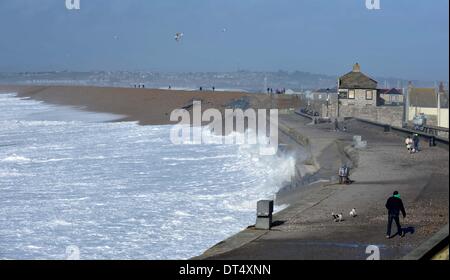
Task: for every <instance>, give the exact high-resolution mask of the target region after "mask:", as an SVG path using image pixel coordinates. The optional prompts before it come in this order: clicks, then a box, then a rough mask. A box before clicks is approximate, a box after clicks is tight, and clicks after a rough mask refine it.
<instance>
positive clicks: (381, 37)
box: [0, 0, 449, 81]
mask: <svg viewBox="0 0 450 280" xmlns="http://www.w3.org/2000/svg"><path fill="white" fill-rule="evenodd" d="M65 2H66V0H39V1H35V0H0V72H24V71H55V70H69V71H92V70H108V71H117V70H126V71H162V72H221V71H236V70H252V71H278V70H285V71H296V70H299V71H307V72H313V73H320V74H328V75H340V74H344V73H346V72H348V71H350V70H351V67H352V65H353V64H354V63H355V62H359V63H360V64H361V67H362V71H363V72H365V73H368V74H370V75H371V76H378V77H395V78H404V79H418V80H444V81H448V76H449V12H448V10H449V1H448V0H380V4H381V6H380V9H379V10H374V9H373V10H369V9H367V8H366V0H126V1H124V0H80V4H81V6H80V9H79V10H68V9H67V8H66V3H65ZM177 32H182V33H183V34H184V36H183V37H182V40H181V41H180V42H176V41H175V40H174V35H175V33H177Z"/></svg>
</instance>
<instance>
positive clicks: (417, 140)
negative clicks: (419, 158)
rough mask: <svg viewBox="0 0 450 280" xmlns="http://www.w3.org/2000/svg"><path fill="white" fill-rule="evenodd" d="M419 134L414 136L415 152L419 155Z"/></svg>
mask: <svg viewBox="0 0 450 280" xmlns="http://www.w3.org/2000/svg"><path fill="white" fill-rule="evenodd" d="M419 141H420V139H419V134H417V133H416V134H414V136H413V142H414V152H415V153H417V152H419Z"/></svg>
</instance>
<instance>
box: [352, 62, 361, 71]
mask: <svg viewBox="0 0 450 280" xmlns="http://www.w3.org/2000/svg"><path fill="white" fill-rule="evenodd" d="M353 72H361V66H359V63H358V62H356V64H355V65H353Z"/></svg>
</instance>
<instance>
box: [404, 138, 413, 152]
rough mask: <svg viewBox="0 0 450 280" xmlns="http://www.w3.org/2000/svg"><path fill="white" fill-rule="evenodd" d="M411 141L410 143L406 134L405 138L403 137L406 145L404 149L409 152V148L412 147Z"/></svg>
mask: <svg viewBox="0 0 450 280" xmlns="http://www.w3.org/2000/svg"><path fill="white" fill-rule="evenodd" d="M411 143H412V141H411V137H409V136H406V139H405V145H406V149H407V150H408V152H410V153H411V148H412V146H411Z"/></svg>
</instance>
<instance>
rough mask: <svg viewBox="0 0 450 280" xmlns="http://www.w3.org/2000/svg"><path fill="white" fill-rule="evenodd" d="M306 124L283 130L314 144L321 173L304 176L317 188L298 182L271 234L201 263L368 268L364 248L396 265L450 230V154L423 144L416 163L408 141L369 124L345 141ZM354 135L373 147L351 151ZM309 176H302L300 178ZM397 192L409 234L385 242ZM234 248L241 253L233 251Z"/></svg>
mask: <svg viewBox="0 0 450 280" xmlns="http://www.w3.org/2000/svg"><path fill="white" fill-rule="evenodd" d="M308 122H309V121H306V120H305V119H304V118H302V117H299V116H297V115H286V116H280V123H281V126H282V127H283V129H284V130H285V129H289V130H291V133H290V134H291V135H298V134H300V135H302V136H306V138H307V139H309V147H308V149H309V151H310V152H311V153H312V154H313V155H314V157H313V158H311V159H309V160H308V161H309V164H310V166H311V168H310V169H309V170H310V171H317V168H318V167H320V171H319V172H317V173H316V174H314V175H312V176H311V175H307V174H301V175H303V176H306V178H308V180H307V181H308V182H310V181H318V182H317V183H316V184H312V185H311V186H302V183H301V181H300V180H297V182H296V183H295V184H294V185H295V186H296V188H295V189H294V190H287V191H285V192H281V193H280V195H279V200H280V201H278V203H280V202H289V203H290V207H288V208H287V209H286V210H284V211H282V212H280V213H277V214H276V215H275V216H274V218H275V219H274V220H275V225H276V226H275V227H274V228H273V229H272V230H270V231H262V230H255V229H252V228H249V229H247V230H245V231H243V232H242V233H240V234H238V235H236V236H235V237H233V238H231V239H229V240H227V241H225V242H223V243H222V244H220V245H219V246H216V247H215V248H212V249H211V250H210V251H208V252H206V254H205V255H203V256H201V258H211V259H361V260H362V259H366V258H367V256H368V254H366V252H365V250H366V247H367V246H368V245H377V246H378V247H379V248H380V253H381V258H382V259H397V258H401V257H403V256H404V255H406V254H407V253H409V252H410V251H411V250H412V249H414V248H415V247H417V246H418V245H419V244H420V243H422V242H423V241H425V240H426V239H427V238H428V237H430V236H431V235H432V234H433V233H435V232H437V231H438V230H439V229H440V228H441V227H443V226H444V225H445V224H447V223H448V216H449V211H448V205H449V204H448V203H449V187H448V183H449V182H448V181H449V177H448V176H449V174H448V172H449V170H448V168H449V154H448V151H447V150H444V149H442V148H437V147H434V148H429V147H427V146H426V143H422V147H423V150H422V151H421V152H420V153H418V154H413V155H410V154H409V153H408V152H407V151H406V150H405V147H404V145H403V138H401V137H399V136H397V135H395V134H391V133H384V132H382V131H381V130H379V129H374V128H373V127H372V126H370V125H368V124H363V123H360V122H358V121H349V122H348V123H347V124H346V125H347V128H348V131H347V132H345V133H344V132H335V131H333V125H331V124H321V125H314V126H311V125H307V123H308ZM353 135H361V136H362V137H363V140H367V141H368V147H367V148H366V149H364V150H359V151H358V152H357V153H351V149H350V150H346V149H345V147H346V146H348V145H349V144H350V143H351V139H352V137H353ZM294 138H297V136H295V137H294ZM300 138H301V140H302V141H305V138H304V137H300ZM291 140H292V137H291ZM295 140H296V141H297V140H298V139H295ZM287 142H289V141H287ZM344 151H347V152H350V155H351V157H350V158H349V157H348V154H346V153H345V152H344ZM350 159H352V160H353V161H354V163H355V164H356V166H354V167H355V168H354V169H352V171H353V172H352V173H351V179H352V180H355V183H354V184H352V185H338V184H336V183H335V179H336V177H335V173H336V172H337V167H338V166H339V165H340V164H341V163H342V162H348V161H349V160H350ZM307 171H308V168H307V169H304V168H303V170H299V173H302V172H303V173H305V172H306V173H307ZM311 178H312V179H311ZM394 190H398V191H399V192H400V194H401V195H402V198H403V201H404V203H405V207H406V211H407V213H408V216H407V218H406V219H405V220H403V219H402V220H401V222H402V226H403V227H404V228H405V229H406V230H407V231H408V233H407V235H406V237H405V238H400V237H394V238H392V239H389V240H386V239H385V235H386V232H385V231H386V219H387V217H386V210H385V207H384V204H385V201H386V199H387V198H388V197H389V196H390V195H391V194H392V192H393V191H394ZM352 208H356V209H357V212H358V216H357V217H356V218H352V217H350V216H349V214H348V213H349V212H350V210H351V209H352ZM331 212H337V213H340V212H342V213H343V215H344V218H345V220H344V221H343V222H339V223H338V222H334V221H333V219H332V217H331ZM241 245H242V246H241ZM232 248H236V249H233V250H231V251H230V249H232Z"/></svg>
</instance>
